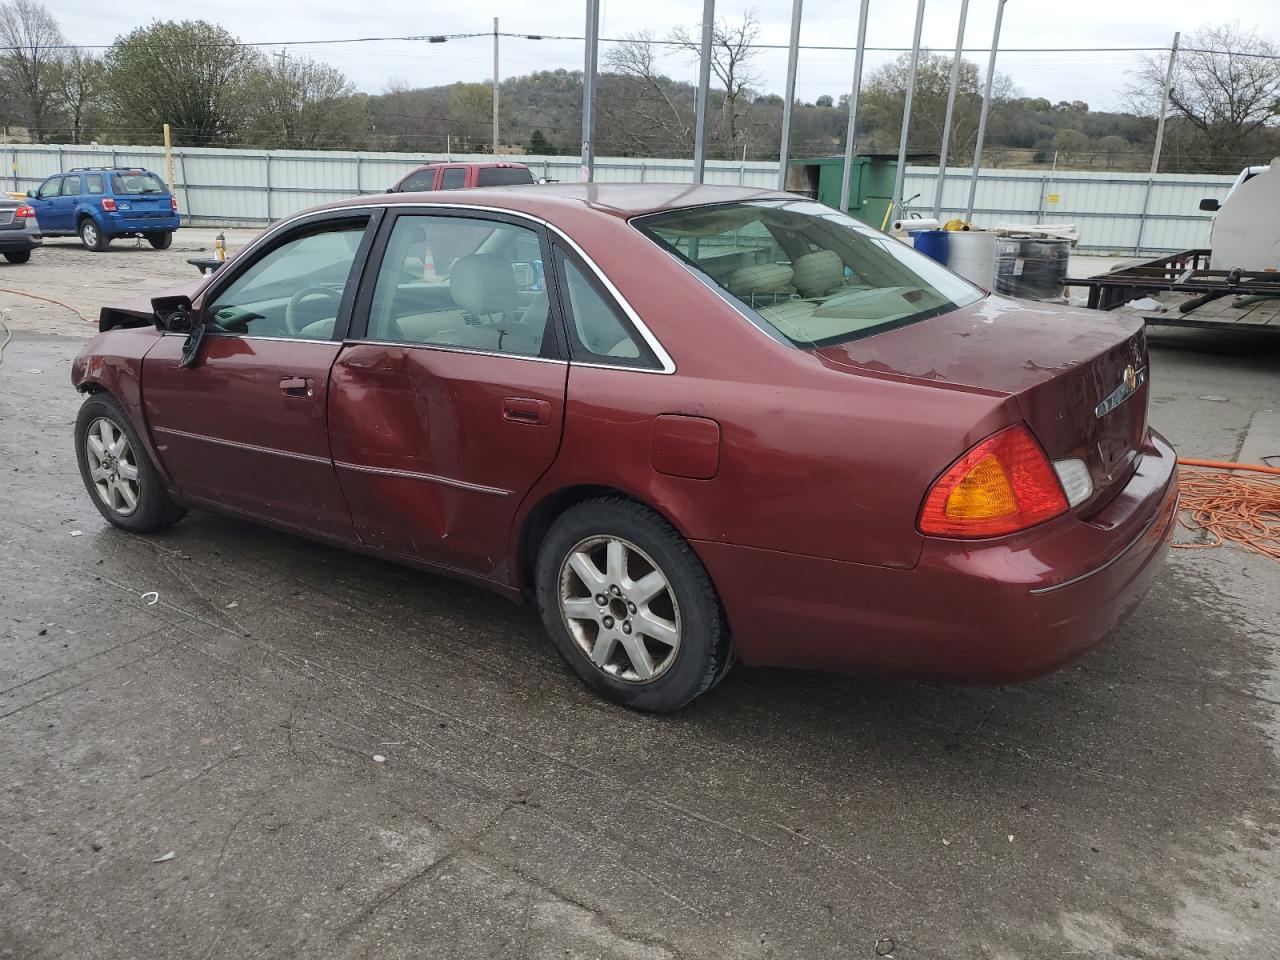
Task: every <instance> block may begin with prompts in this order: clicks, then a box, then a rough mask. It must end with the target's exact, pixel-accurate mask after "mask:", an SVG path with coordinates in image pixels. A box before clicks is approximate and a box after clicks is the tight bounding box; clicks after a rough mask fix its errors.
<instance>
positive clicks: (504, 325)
mask: <svg viewBox="0 0 1280 960" xmlns="http://www.w3.org/2000/svg"><path fill="white" fill-rule="evenodd" d="M541 249H542V243H541V238H540V237H539V235H538V233H537V232H536V231H534V230H532V229H530V228H529V227H523V226H519V225H517V224H514V223H509V222H506V221H503V220H487V219H482V218H479V217H453V216H435V215H433V216H423V215H414V214H405V215H401V216H399V217H397V218H396V221H395V226H394V228H393V229H392V231H391V236H390V238H389V239H388V242H387V251H386V253H385V255H384V256H383V258H382V263H381V265H380V266H379V269H378V279H377V282H376V284H375V286H374V290H373V299H372V303H371V304H370V307H369V329H368V338H369V339H370V340H376V341H379V342H382V343H406V344H419V345H422V346H433V347H447V348H453V349H460V350H476V351H482V352H484V353H497V354H508V355H512V356H520V357H550V356H556V355H557V353H558V349H557V343H556V337H555V334H554V328H553V326H552V323H551V318H552V314H551V305H550V302H549V301H548V297H547V291H546V286H545V284H542V283H541V282H540V273H541V269H540V268H541V266H542V259H541V257H542V254H541Z"/></svg>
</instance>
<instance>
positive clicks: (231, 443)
mask: <svg viewBox="0 0 1280 960" xmlns="http://www.w3.org/2000/svg"><path fill="white" fill-rule="evenodd" d="M151 429H152V430H153V431H155V432H156V433H163V434H167V435H169V436H174V437H184V438H185V439H187V440H203V441H204V442H205V443H213V444H217V445H218V446H222V447H232V448H234V449H236V450H247V451H248V452H250V453H269V454H274V455H275V456H277V457H285V458H286V459H289V460H299V461H301V462H303V463H323V464H324V465H325V466H330V465H332V463H333V461H332V460H330V459H329V458H328V457H317V456H313V455H312V454H309V453H294V452H293V451H292V450H277V449H276V448H275V447H260V446H258V445H257V444H256V443H241V442H240V441H239V440H224V439H222V438H221V437H209V436H205V435H204V434H203V433H188V432H187V431H186V430H175V429H174V428H173V427H152V428H151Z"/></svg>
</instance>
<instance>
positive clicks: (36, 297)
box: [0, 287, 96, 323]
mask: <svg viewBox="0 0 1280 960" xmlns="http://www.w3.org/2000/svg"><path fill="white" fill-rule="evenodd" d="M0 293H11V294H13V295H14V296H15V297H30V298H31V299H32V300H43V301H44V302H45V303H52V304H53V305H54V306H55V307H63V308H65V309H67V310H70V311H71V312H72V313H74V314H75V315H76V316H77V317H79V318H80V319H81V320H83V321H84V322H85V323H94V322H96V321H93V320H90V319H89V318H88V317H86V316H85V315H84V314H83V313H81V312H80V311H79V310H77V309H76V308H75V307H73V306H72V305H71V304H69V303H63V302H62V301H61V300H55V299H53V297H45V296H41V295H40V294H38V293H28V292H27V291H26V290H10V289H9V288H8V287H0Z"/></svg>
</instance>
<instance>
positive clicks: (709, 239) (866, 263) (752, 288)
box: [632, 200, 982, 348]
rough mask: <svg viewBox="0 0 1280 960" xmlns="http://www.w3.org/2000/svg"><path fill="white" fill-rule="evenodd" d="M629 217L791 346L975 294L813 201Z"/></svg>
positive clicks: (837, 338)
mask: <svg viewBox="0 0 1280 960" xmlns="http://www.w3.org/2000/svg"><path fill="white" fill-rule="evenodd" d="M632 223H633V224H634V225H635V226H636V227H638V228H639V230H640V231H641V233H643V234H644V235H645V236H647V237H649V238H650V239H651V240H653V241H654V242H655V243H657V244H659V245H660V246H662V247H664V248H666V249H667V250H669V251H670V252H671V253H673V254H675V255H676V256H677V257H679V258H680V259H681V260H683V261H684V262H685V263H686V264H688V265H689V266H690V267H691V268H693V269H694V270H695V271H696V272H697V273H699V274H700V275H701V276H702V277H703V278H704V279H705V280H706V281H707V282H709V283H711V284H713V285H714V286H715V287H716V288H718V289H719V290H721V291H722V292H723V293H725V294H727V295H728V296H729V297H730V298H731V299H732V300H733V301H734V302H736V303H737V304H738V305H739V307H740V308H741V309H742V312H743V313H744V314H745V315H746V316H747V317H748V319H750V320H751V321H752V322H753V323H755V324H756V325H757V326H759V327H760V328H761V329H762V330H764V331H765V332H766V333H769V334H770V335H771V336H773V337H774V338H775V339H778V340H782V341H784V342H787V343H791V344H793V345H795V346H797V347H803V348H810V347H824V346H829V345H831V344H835V343H842V342H844V341H847V340H853V339H856V338H858V337H863V336H868V335H870V334H873V333H877V332H879V331H881V330H886V329H890V328H892V327H899V326H903V325H905V324H908V323H913V322H915V321H917V320H923V319H925V318H926V317H932V316H937V315H938V314H941V313H947V312H950V311H952V310H954V309H956V308H957V307H960V306H964V305H965V304H968V303H972V302H974V301H975V300H978V299H979V298H980V297H981V296H982V292H981V291H980V290H979V289H978V288H977V287H975V286H973V285H972V284H970V283H969V282H968V281H967V280H964V279H962V278H960V277H958V276H956V275H955V274H954V273H952V272H951V271H949V270H947V269H946V268H945V267H943V266H942V265H941V264H939V263H937V262H936V261H934V260H930V259H929V258H928V257H926V256H924V255H923V254H920V253H917V252H916V251H915V250H914V249H913V248H911V247H909V246H907V245H906V244H904V243H901V242H899V241H898V240H894V239H893V238H892V237H889V236H886V235H885V234H883V233H880V232H879V231H876V230H873V229H871V228H870V227H868V226H866V225H865V224H862V223H859V222H858V221H857V220H854V219H853V218H852V217H849V216H847V215H845V214H843V213H840V212H839V211H838V210H835V209H833V208H831V207H828V206H825V205H823V204H820V203H816V202H814V201H812V200H794V201H791V200H767V201H753V202H750V203H725V204H715V205H712V206H705V207H689V208H685V209H680V210H670V211H667V212H664V213H656V214H650V215H648V216H644V217H638V218H636V219H635V220H633V221H632Z"/></svg>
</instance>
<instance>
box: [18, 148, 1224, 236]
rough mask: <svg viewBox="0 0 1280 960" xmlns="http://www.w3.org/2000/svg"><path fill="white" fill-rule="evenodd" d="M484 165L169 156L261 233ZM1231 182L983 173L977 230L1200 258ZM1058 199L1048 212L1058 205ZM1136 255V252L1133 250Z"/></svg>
mask: <svg viewBox="0 0 1280 960" xmlns="http://www.w3.org/2000/svg"><path fill="white" fill-rule="evenodd" d="M3 153H7V154H8V157H7V159H8V160H9V163H10V177H9V178H8V180H7V182H6V187H7V189H11V190H27V189H30V188H32V187H35V186H37V185H39V183H40V182H41V181H42V180H43V179H44V178H45V177H48V176H50V175H52V174H55V173H58V172H60V171H62V170H67V169H70V168H71V167H77V166H144V167H147V168H149V169H151V170H155V171H157V172H160V173H161V174H162V175H163V173H164V169H163V168H164V150H163V148H161V147H140V146H118V147H110V146H70V145H66V144H63V145H59V144H9V145H6V146H4V147H0V154H3ZM490 159H492V157H491V156H489V155H487V154H474V155H463V154H453V155H449V154H443V153H364V152H349V151H307V150H221V149H212V148H194V147H181V148H177V149H175V150H174V180H175V184H174V192H175V193H176V195H177V197H178V203H179V206H180V208H181V209H182V212H183V217H184V219H185V220H186V221H187V222H189V223H194V224H210V225H214V224H217V225H232V224H245V225H260V224H264V223H268V222H270V221H271V220H275V219H278V218H280V217H284V216H288V215H289V214H292V213H296V212H297V211H299V210H305V209H306V208H307V207H310V206H314V205H316V204H318V203H325V202H327V201H330V200H339V199H342V198H344V197H354V196H358V195H360V194H362V193H380V192H381V191H383V190H385V189H386V188H387V187H388V186H389V185H390V184H392V183H394V182H395V181H396V180H398V179H400V177H402V176H403V175H404V174H405V173H407V172H408V171H409V170H411V169H412V168H413V167H415V166H417V165H419V164H421V163H428V162H433V161H441V160H457V161H464V162H465V161H486V160H490ZM515 159H519V160H520V161H521V162H522V163H526V164H528V165H529V166H530V167H531V168H532V169H533V173H534V176H535V177H545V178H548V179H553V180H561V181H569V182H573V181H576V180H577V179H578V174H579V165H578V159H577V158H576V157H563V156H549V157H541V156H539V157H530V156H521V157H518V158H515ZM777 169H778V166H777V163H776V162H770V161H755V160H753V161H746V162H740V161H727V160H712V161H708V163H707V170H706V182H707V183H714V184H731V185H739V186H745V187H760V188H765V189H767V188H770V187H772V186H773V185H774V184H775V183H776V182H777ZM692 170H693V165H692V162H691V161H688V160H683V159H675V158H672V159H664V158H654V159H639V158H632V157H601V158H599V159H597V160H596V179H597V180H599V181H603V182H609V181H612V182H624V183H661V182H668V183H670V182H675V183H688V182H689V181H690V179H691V176H692ZM936 177H937V169H936V168H933V167H909V168H908V169H907V176H906V187H905V191H906V195H907V196H911V195H912V194H916V193H918V194H920V196H919V198H918V199H917V200H916V201H914V203H913V204H912V206H913V207H914V209H916V210H917V211H920V212H921V213H923V212H924V211H927V210H931V209H932V206H933V198H934V190H935V187H936V183H937V180H936ZM1233 179H1234V177H1233V176H1231V175H1225V176H1209V175H1197V174H1159V175H1157V176H1155V177H1154V178H1152V177H1149V176H1147V175H1146V174H1140V173H1111V172H1105V171H1089V172H1083V171H1060V172H1045V171H1042V170H996V169H992V170H984V171H983V172H982V176H981V177H980V178H979V180H978V193H977V202H976V206H975V210H974V220H975V221H976V222H977V223H979V224H984V225H992V224H995V223H997V222H1000V221H1016V222H1020V223H1037V222H1039V223H1074V224H1075V225H1076V227H1077V229H1078V230H1079V231H1080V248H1081V249H1082V250H1087V251H1090V252H1097V253H1104V252H1105V253H1121V254H1126V253H1134V252H1141V253H1146V254H1156V253H1166V252H1173V251H1178V250H1185V249H1188V248H1191V247H1200V246H1205V245H1207V243H1208V228H1209V221H1210V218H1209V216H1208V215H1206V214H1204V213H1201V212H1200V210H1199V209H1198V205H1199V202H1200V200H1201V199H1202V198H1204V197H1214V198H1216V199H1218V200H1221V199H1223V198H1224V197H1225V196H1226V194H1227V190H1228V189H1229V188H1230V186H1231V183H1232V180H1233ZM968 191H969V170H968V169H965V168H960V167H954V168H949V169H948V171H947V181H946V186H945V189H944V190H943V195H942V201H943V202H942V207H943V217H944V219H950V218H951V217H956V216H961V215H963V212H964V207H965V205H966V203H967V200H968ZM1055 198H1056V201H1055ZM1139 248H1140V249H1139Z"/></svg>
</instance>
